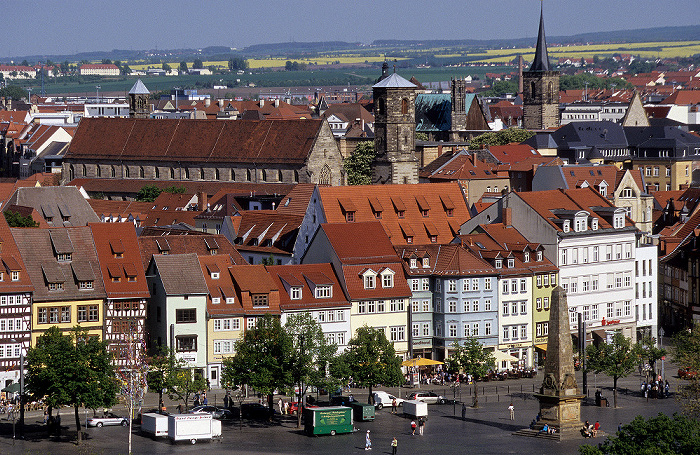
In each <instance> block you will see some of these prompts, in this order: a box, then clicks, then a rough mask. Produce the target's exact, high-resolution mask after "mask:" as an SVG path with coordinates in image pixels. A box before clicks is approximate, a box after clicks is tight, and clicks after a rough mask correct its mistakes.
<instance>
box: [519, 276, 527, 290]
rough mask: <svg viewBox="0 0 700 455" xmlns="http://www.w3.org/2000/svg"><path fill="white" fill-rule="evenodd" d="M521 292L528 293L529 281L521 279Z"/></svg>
mask: <svg viewBox="0 0 700 455" xmlns="http://www.w3.org/2000/svg"><path fill="white" fill-rule="evenodd" d="M520 292H527V280H526V279H525V278H520Z"/></svg>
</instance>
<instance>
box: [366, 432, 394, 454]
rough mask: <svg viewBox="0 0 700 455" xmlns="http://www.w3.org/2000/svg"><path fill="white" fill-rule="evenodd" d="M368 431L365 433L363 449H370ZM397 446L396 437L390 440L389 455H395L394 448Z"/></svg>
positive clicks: (370, 443)
mask: <svg viewBox="0 0 700 455" xmlns="http://www.w3.org/2000/svg"><path fill="white" fill-rule="evenodd" d="M369 434H370V431H369V430H367V433H365V450H372V439H371V438H370V437H369ZM398 448H399V441H398V439H396V437H394V438H392V440H391V455H396V450H397V449H398Z"/></svg>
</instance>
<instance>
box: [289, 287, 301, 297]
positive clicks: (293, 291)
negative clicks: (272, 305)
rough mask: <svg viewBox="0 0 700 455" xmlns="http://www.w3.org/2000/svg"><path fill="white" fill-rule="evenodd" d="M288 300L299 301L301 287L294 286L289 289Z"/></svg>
mask: <svg viewBox="0 0 700 455" xmlns="http://www.w3.org/2000/svg"><path fill="white" fill-rule="evenodd" d="M289 298H290V299H292V300H300V299H301V286H294V287H291V288H290V289H289Z"/></svg>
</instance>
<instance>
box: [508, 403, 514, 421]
mask: <svg viewBox="0 0 700 455" xmlns="http://www.w3.org/2000/svg"><path fill="white" fill-rule="evenodd" d="M508 410H509V411H510V420H515V407H514V406H513V403H511V404H510V406H508Z"/></svg>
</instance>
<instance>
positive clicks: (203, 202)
mask: <svg viewBox="0 0 700 455" xmlns="http://www.w3.org/2000/svg"><path fill="white" fill-rule="evenodd" d="M197 200H198V201H197V202H199V210H202V211H204V209H205V208H206V207H207V206H208V205H209V204H208V203H207V193H206V192H205V191H200V192H199V194H198V195H197Z"/></svg>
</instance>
